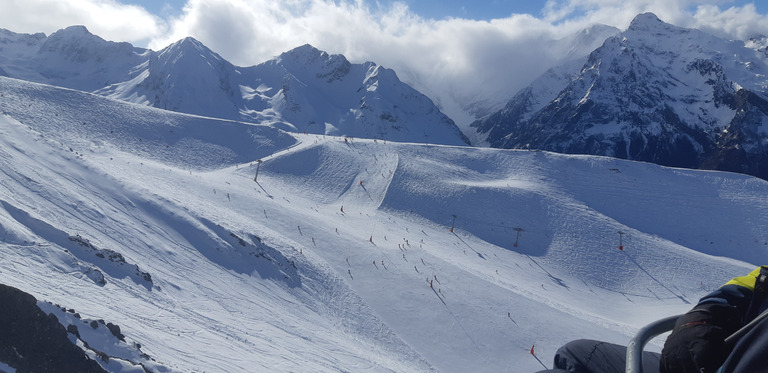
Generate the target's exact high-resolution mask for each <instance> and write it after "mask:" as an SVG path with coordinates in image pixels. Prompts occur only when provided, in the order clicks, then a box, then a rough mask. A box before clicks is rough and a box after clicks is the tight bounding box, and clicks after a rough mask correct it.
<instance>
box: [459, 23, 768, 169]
mask: <svg viewBox="0 0 768 373" xmlns="http://www.w3.org/2000/svg"><path fill="white" fill-rule="evenodd" d="M564 69H567V67H564ZM549 82H554V83H557V82H558V80H557V79H548V78H547V77H542V78H540V79H539V80H538V81H537V82H535V83H534V84H533V85H532V86H531V87H529V88H528V89H527V90H525V91H523V92H521V93H520V94H519V95H518V96H516V97H515V98H514V99H513V100H512V101H510V102H509V103H508V105H507V107H505V109H504V110H502V111H500V112H498V113H496V114H494V115H491V116H489V117H487V118H485V119H483V120H480V121H477V122H475V123H473V124H472V127H474V128H476V129H477V131H478V133H479V134H482V135H487V136H488V137H486V141H487V143H488V144H490V145H491V146H494V147H503V148H537V149H547V150H554V151H558V152H566V153H584V154H599V155H608V156H614V157H619V158H626V159H634V160H643V161H651V162H656V163H660V164H664V165H671V166H679V167H694V168H697V167H706V168H714V169H723V170H731V171H737V172H748V173H751V174H753V175H760V176H761V177H768V172H765V170H764V168H765V167H764V166H763V165H764V164H765V162H766V161H767V160H768V159H766V157H765V151H764V147H765V141H764V139H765V138H766V135H768V133H765V132H764V129H762V122H763V120H761V119H758V120H755V119H756V118H761V117H765V116H766V115H768V102H766V97H768V95H767V94H766V92H767V91H766V87H768V65H766V59H765V56H764V55H762V54H761V53H759V52H757V51H756V50H755V49H752V48H746V47H745V46H744V43H742V42H735V41H726V40H722V39H719V38H717V37H714V36H712V35H708V34H706V33H703V32H701V31H698V30H690V29H683V28H679V27H676V26H672V25H669V24H666V23H664V22H662V21H661V20H659V19H658V18H657V17H656V16H654V15H653V14H642V15H639V16H638V17H637V18H636V19H635V20H634V21H633V22H632V24H631V25H630V27H629V28H628V29H627V31H625V32H623V33H621V34H620V35H618V36H616V37H613V38H609V39H608V40H606V42H605V44H604V45H603V46H602V47H600V48H598V49H597V50H595V51H594V52H593V53H592V54H591V55H590V56H589V58H588V60H587V61H586V63H585V64H584V65H583V66H582V69H581V71H580V72H579V74H578V75H576V76H570V75H566V77H565V78H564V79H561V80H559V82H561V83H564V84H563V85H562V86H561V89H560V91H559V92H558V94H557V96H556V97H554V98H552V99H551V101H549V102H548V103H547V104H546V105H544V106H543V107H542V106H537V105H534V104H532V101H533V99H534V98H539V97H541V98H544V99H547V98H549V97H547V96H546V95H544V94H539V95H538V96H533V95H532V92H537V91H541V92H548V93H550V94H551V93H552V92H553V89H552V88H549V87H551V85H548V84H547V83H549ZM555 89H556V88H555ZM747 97H748V98H747ZM733 132H737V133H738V134H737V135H733V136H730V137H728V135H726V134H728V133H733ZM482 135H481V136H482ZM746 149H750V150H749V151H748V152H745V150H746Z"/></svg>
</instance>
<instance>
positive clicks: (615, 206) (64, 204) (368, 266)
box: [0, 78, 768, 372]
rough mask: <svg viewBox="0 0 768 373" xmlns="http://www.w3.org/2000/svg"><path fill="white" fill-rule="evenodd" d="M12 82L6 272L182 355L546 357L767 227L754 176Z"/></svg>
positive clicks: (374, 364)
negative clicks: (210, 113) (285, 125)
mask: <svg viewBox="0 0 768 373" xmlns="http://www.w3.org/2000/svg"><path fill="white" fill-rule="evenodd" d="M0 92H2V94H3V95H2V97H0V110H2V115H1V116H0V162H2V165H3V166H2V168H0V175H1V176H2V178H1V179H0V186H2V187H1V188H0V201H1V202H2V204H1V205H0V237H2V240H0V252H1V253H2V260H0V282H2V283H6V284H8V285H11V286H15V287H18V288H20V289H22V290H24V291H27V292H29V293H31V294H33V295H34V296H35V297H37V298H38V300H41V301H42V300H45V301H50V302H53V303H57V304H61V305H62V306H64V307H67V308H74V309H75V310H77V311H78V312H80V313H81V314H83V315H84V316H86V317H88V318H90V319H104V320H106V321H110V322H113V323H115V324H118V325H120V327H121V328H122V332H123V333H124V334H125V335H126V339H127V340H128V341H129V342H138V343H140V344H141V345H142V350H143V351H144V352H146V353H147V354H149V355H150V356H151V357H152V358H154V359H156V364H157V365H156V366H157V367H160V368H158V369H164V370H166V371H174V372H176V371H178V372H202V371H206V372H220V371H221V372H250V371H262V370H263V371H313V372H322V371H328V372H337V371H353V372H363V371H372V372H386V371H394V372H405V371H441V372H469V371H472V372H530V371H536V370H538V369H541V365H540V363H539V362H538V361H537V360H536V358H534V357H533V356H531V355H530V350H531V347H532V346H534V345H535V351H536V357H538V358H539V359H541V361H542V362H544V363H545V364H546V365H547V366H551V360H552V356H553V354H554V352H555V350H556V349H557V347H559V346H560V345H561V344H563V343H565V342H567V341H568V340H571V339H575V338H595V339H602V340H607V341H611V342H615V343H627V341H628V340H629V338H630V337H631V336H632V334H633V333H634V332H635V331H636V330H637V328H639V327H641V326H643V325H644V324H646V323H647V322H650V321H653V320H655V319H658V318H661V317H665V316H668V315H672V314H676V313H681V312H684V311H686V310H687V309H689V308H690V307H691V306H692V305H693V304H695V302H696V301H697V300H698V298H699V297H701V296H703V295H704V294H706V293H707V292H708V291H710V290H712V289H714V288H715V287H717V286H719V285H720V284H722V283H724V282H725V281H727V280H728V279H730V278H731V277H733V276H737V275H742V274H744V273H746V272H747V271H749V270H751V269H752V268H753V266H754V265H758V264H762V263H761V261H762V260H763V259H764V253H765V250H766V245H768V237H766V236H765V235H766V234H765V233H764V232H768V230H766V228H768V227H766V225H767V224H768V223H766V221H768V219H766V218H768V203H767V202H765V199H764V196H765V195H766V193H768V185H767V184H766V182H765V181H762V180H759V179H755V178H752V177H749V176H743V175H736V174H728V173H720V172H705V171H691V170H679V169H670V168H664V167H659V166H655V165H651V164H645V163H635V162H627V161H621V160H616V159H610V158H605V157H589V156H565V155H557V154H551V153H546V152H529V151H506V150H494V149H476V148H462V147H449V146H429V145H423V144H408V143H392V142H385V141H374V140H365V139H353V140H351V139H347V141H345V139H344V138H338V137H330V136H318V135H287V134H285V133H283V132H280V131H277V130H275V129H273V128H270V127H267V126H254V125H248V124H242V123H237V122H231V121H217V120H213V119H206V118H200V117H194V116H188V115H181V114H174V113H168V112H164V111H161V110H156V109H150V108H146V107H141V106H136V105H131V104H125V103H121V102H117V101H113V100H109V99H104V98H101V97H98V96H94V95H88V94H82V93H78V92H75V91H68V90H63V89H58V88H53V87H49V86H43V85H36V84H28V83H23V82H20V81H16V80H12V79H7V78H0ZM139 139H141V140H139ZM168 149H170V150H168ZM257 160H261V161H262V162H261V163H260V164H259V163H257V162H256V161H257ZM257 168H258V170H259V174H258V182H254V180H253V179H254V176H255V174H256V170H257ZM454 216H455V217H454ZM451 226H454V230H453V232H451V231H450V230H449V229H450V228H451ZM518 228H519V229H518ZM619 232H622V234H621V235H620V234H619ZM66 235H69V236H75V235H80V236H81V237H82V238H83V239H85V240H87V242H89V243H90V244H92V245H93V246H94V247H97V248H99V249H109V250H113V251H115V252H117V253H120V254H121V255H122V256H123V257H124V258H125V262H126V265H128V266H130V265H135V266H137V267H138V268H139V269H140V270H141V271H146V272H147V273H149V274H150V275H151V277H152V282H151V283H146V282H142V281H140V280H137V277H136V276H132V275H129V274H130V273H129V272H130V271H129V270H127V269H125V268H126V267H125V266H122V267H120V266H118V265H114V264H108V263H106V262H104V261H100V259H98V258H96V257H95V256H93V255H90V256H89V254H88V252H87V250H85V249H83V248H79V246H78V245H77V244H75V243H72V242H70V241H69V240H67V237H66ZM620 240H621V244H622V245H623V248H624V250H619V248H618V246H619V244H620ZM515 243H517V245H516V246H515ZM75 250H80V251H77V252H75ZM94 271H98V272H100V273H102V274H103V276H104V279H105V280H106V283H105V284H98V283H97V282H95V281H94V279H93V278H94V276H95V275H94V273H95V272H94ZM649 348H650V349H656V350H658V349H659V348H660V341H659V340H656V341H654V342H653V343H652V345H651V346H649Z"/></svg>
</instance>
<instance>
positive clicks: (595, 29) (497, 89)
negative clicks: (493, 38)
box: [398, 24, 621, 143]
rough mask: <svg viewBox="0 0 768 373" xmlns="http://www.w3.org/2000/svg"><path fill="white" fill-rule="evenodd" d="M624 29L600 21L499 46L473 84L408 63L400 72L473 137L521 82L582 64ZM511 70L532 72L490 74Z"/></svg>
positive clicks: (479, 68) (481, 67)
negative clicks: (504, 47) (557, 35)
mask: <svg viewBox="0 0 768 373" xmlns="http://www.w3.org/2000/svg"><path fill="white" fill-rule="evenodd" d="M619 32H621V30H619V29H617V28H615V27H611V26H607V25H601V24H595V25H592V26H590V27H587V28H585V29H582V30H579V31H578V32H575V33H573V34H570V35H567V36H565V37H563V38H557V39H553V38H551V37H547V36H544V35H540V36H539V37H538V38H537V39H535V40H528V41H527V42H528V43H535V44H537V45H539V46H540V47H537V48H528V49H526V48H524V47H514V48H509V49H508V50H505V51H498V56H497V57H496V58H495V59H494V60H493V61H489V62H490V63H491V64H494V65H496V66H493V67H491V66H485V65H482V66H480V67H478V70H480V71H477V73H476V74H473V76H472V77H471V79H472V80H474V81H476V83H474V84H468V83H466V82H460V83H450V82H444V81H443V80H444V79H445V77H442V76H439V75H436V74H435V75H430V76H428V77H424V76H420V75H418V74H415V73H410V74H409V70H408V68H407V67H401V68H398V72H400V73H404V74H406V76H407V79H406V81H408V82H409V83H410V84H412V85H413V86H414V87H416V88H417V89H418V90H419V91H420V92H423V93H425V94H427V95H428V96H429V97H432V98H433V100H435V101H436V102H438V103H439V106H440V108H441V110H442V111H443V112H444V113H446V114H447V115H448V116H450V117H451V118H452V119H453V120H454V121H455V122H456V123H457V124H458V125H459V126H460V128H461V129H462V131H463V132H464V134H465V135H467V136H469V137H472V136H474V134H475V131H474V130H473V129H472V128H471V127H469V125H470V124H471V123H472V122H474V121H475V120H477V119H479V118H483V117H486V116H488V115H490V114H492V113H494V112H496V111H499V110H501V109H502V108H503V107H504V106H505V104H506V103H507V101H509V98H510V97H512V96H514V95H515V94H516V93H517V92H518V91H519V90H520V87H521V86H525V85H528V84H529V83H531V81H532V80H533V78H534V77H536V76H537V75H539V74H542V73H545V72H546V71H547V70H548V69H549V68H550V67H557V66H560V65H562V64H570V63H572V62H573V61H574V60H579V61H582V63H583V61H584V60H586V58H587V56H589V54H590V53H591V52H592V51H594V50H595V49H596V48H598V47H599V46H601V45H602V44H603V42H604V41H605V39H607V38H609V37H611V36H614V35H616V34H618V33H619ZM510 69H512V70H517V69H523V70H525V71H528V72H530V73H529V74H520V73H519V72H517V73H512V74H508V75H507V74H502V75H498V74H495V75H490V72H495V71H506V70H510ZM485 71H487V73H486V72H485ZM478 82H479V84H478ZM436 87H440V88H436ZM473 143H475V142H474V141H473Z"/></svg>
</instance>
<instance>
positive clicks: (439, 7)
mask: <svg viewBox="0 0 768 373" xmlns="http://www.w3.org/2000/svg"><path fill="white" fill-rule="evenodd" d="M118 1H119V2H121V3H123V4H133V5H138V6H141V7H143V8H144V9H146V10H147V11H149V12H150V13H152V14H155V15H158V16H160V17H166V16H169V15H178V14H180V13H181V9H182V8H183V7H184V4H186V2H187V0H165V1H156V0H118ZM394 1H399V2H401V3H405V4H407V5H408V8H409V9H410V10H411V11H412V12H413V13H415V14H417V15H419V16H421V17H424V18H431V19H444V18H447V17H453V18H466V19H473V20H491V19H495V18H506V17H509V16H510V15H512V14H530V15H533V16H535V17H539V16H541V15H542V9H544V7H545V4H546V1H544V0H539V1H530V0H379V1H378V3H379V4H382V5H383V6H385V7H386V6H388V5H390V4H391V3H393V2H394ZM366 2H367V3H368V4H369V6H375V4H376V3H377V2H376V1H373V0H366ZM560 2H561V3H562V2H563V1H560ZM698 3H703V2H697V1H692V2H690V4H689V7H690V8H693V7H695V6H696V5H697V4H698ZM709 3H714V4H717V5H718V6H719V7H720V8H723V9H727V8H729V7H731V6H736V7H741V6H744V5H745V4H752V5H754V6H755V8H756V9H757V11H758V12H759V13H761V14H766V13H768V1H753V0H721V1H714V2H712V1H710V2H709Z"/></svg>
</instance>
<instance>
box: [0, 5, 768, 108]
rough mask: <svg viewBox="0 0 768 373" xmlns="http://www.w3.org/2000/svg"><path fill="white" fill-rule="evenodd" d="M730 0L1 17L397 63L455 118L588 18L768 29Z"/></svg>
mask: <svg viewBox="0 0 768 373" xmlns="http://www.w3.org/2000/svg"><path fill="white" fill-rule="evenodd" d="M728 1H729V0H709V1H700V0H698V1H694V0H549V1H547V3H546V4H545V5H544V7H543V11H542V14H543V16H542V17H540V18H537V17H534V16H531V15H519V14H518V15H512V16H510V17H507V18H503V19H496V20H492V21H475V20H467V19H460V18H452V19H444V20H432V19H425V18H422V17H419V16H418V15H416V14H414V13H412V12H411V11H410V10H409V9H408V7H407V6H406V5H405V3H398V2H395V3H391V4H390V5H380V3H379V2H377V1H374V0H282V1H274V0H189V1H188V2H187V4H186V5H185V7H184V9H183V11H182V13H181V14H180V15H178V16H176V17H175V18H169V19H165V20H161V19H159V18H156V17H155V16H152V15H150V14H148V13H147V12H146V11H144V10H143V9H141V8H138V7H132V6H125V5H121V4H119V3H117V2H116V1H115V0H69V1H57V0H0V4H2V9H3V12H2V13H0V23H1V24H2V25H0V27H4V28H8V29H11V30H12V31H17V32H38V31H43V32H52V31H54V30H55V29H58V28H62V27H65V26H68V25H72V24H84V25H86V26H87V27H88V28H89V29H90V30H91V31H92V32H94V33H95V34H98V35H100V36H102V37H104V38H105V39H109V40H117V41H129V42H133V43H134V44H138V45H143V46H147V45H148V46H149V47H150V48H152V49H155V50H159V49H161V48H163V47H165V46H167V45H168V44H170V43H172V42H175V41H177V40H179V39H181V38H183V37H186V36H192V37H194V38H196V39H198V40H200V41H201V42H203V43H204V44H206V45H207V46H208V47H209V48H211V49H212V50H214V51H215V52H217V53H219V54H221V55H222V56H223V57H224V58H226V59H228V60H229V61H231V62H233V63H234V64H236V65H239V66H251V65H255V64H258V63H260V62H263V61H265V60H267V59H269V58H271V57H273V56H276V55H278V54H280V53H282V52H285V51H287V50H290V49H291V48H294V47H297V46H299V45H302V44H306V43H309V44H312V45H314V46H315V47H317V48H319V49H321V50H325V51H327V52H329V53H340V54H344V55H345V56H347V58H349V59H350V60H351V61H353V62H363V61H374V62H376V63H378V64H380V65H383V66H385V67H389V68H393V69H395V70H396V71H397V72H398V75H399V76H400V77H401V79H402V80H405V81H407V82H409V83H412V84H413V85H414V86H416V87H417V88H418V89H420V90H422V91H424V92H425V93H426V94H428V95H429V96H430V97H432V98H433V99H436V100H439V101H441V102H442V103H443V104H445V105H446V109H448V110H447V111H448V112H449V114H451V115H452V116H454V118H455V119H457V120H458V121H463V120H465V119H466V118H464V119H462V118H460V117H459V114H458V113H459V112H458V110H457V108H456V107H455V105H453V104H452V103H451V102H450V101H451V100H452V99H455V98H458V99H460V100H461V101H465V100H471V99H473V98H484V97H488V96H498V95H501V96H511V94H512V93H514V92H515V91H516V90H518V89H520V88H522V87H524V86H525V85H526V84H528V83H529V82H530V81H532V80H533V79H534V78H536V76H537V75H538V74H540V73H542V72H544V70H545V69H546V68H548V67H551V65H552V64H553V63H555V62H557V60H558V56H561V55H562V52H560V51H553V50H548V49H547V48H546V47H547V45H548V42H550V41H552V40H556V39H559V38H562V37H565V36H567V35H569V34H571V33H573V32H576V31H578V30H580V29H582V28H585V27H587V26H589V25H592V24H595V23H602V24H607V25H611V26H615V27H618V28H620V29H624V28H626V27H627V26H628V25H629V22H630V21H631V20H632V19H633V18H634V17H635V16H636V15H637V14H639V13H643V12H649V11H650V12H654V13H656V14H657V15H658V16H659V17H660V18H661V19H662V20H664V21H666V22H669V23H673V24H676V25H679V26H684V27H700V28H705V29H706V30H708V31H710V32H714V33H718V34H720V35H722V36H727V37H732V38H744V37H747V36H749V35H751V34H755V33H763V34H768V22H767V21H768V19H766V16H765V15H760V14H758V13H757V11H756V9H755V8H754V6H752V5H745V6H742V7H729V8H727V9H725V10H721V8H719V7H720V6H723V5H728V4H730V3H729V2H728ZM141 41H143V42H141ZM558 53H560V54H558ZM504 98H505V99H506V98H508V97H504Z"/></svg>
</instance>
